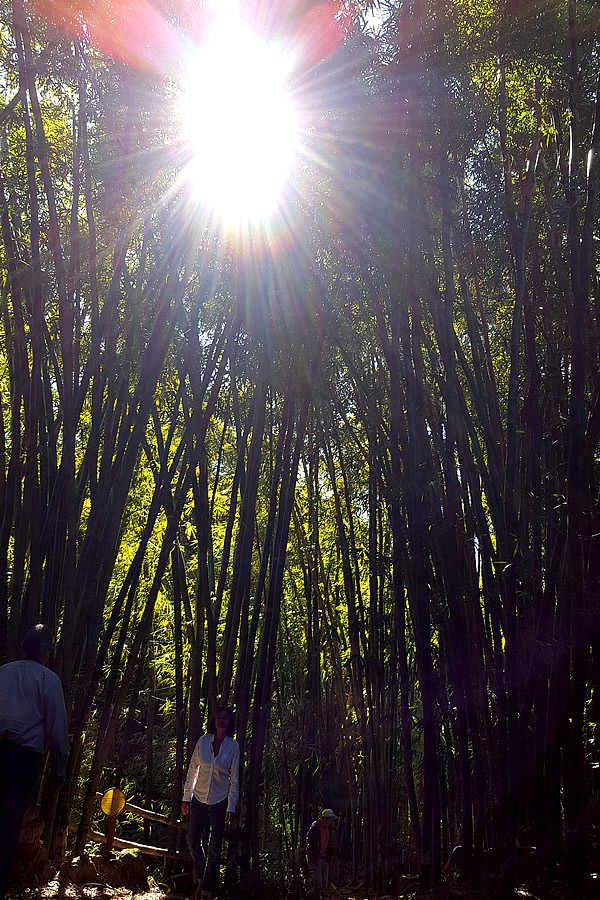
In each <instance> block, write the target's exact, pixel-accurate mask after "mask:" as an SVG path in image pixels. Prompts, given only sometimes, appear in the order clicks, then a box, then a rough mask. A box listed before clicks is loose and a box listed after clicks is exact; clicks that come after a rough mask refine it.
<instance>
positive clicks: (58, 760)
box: [0, 659, 69, 776]
mask: <svg viewBox="0 0 600 900" xmlns="http://www.w3.org/2000/svg"><path fill="white" fill-rule="evenodd" d="M0 741H10V742H11V743H13V744H18V745H19V746H20V747H27V748H29V749H30V750H35V751H36V753H43V751H44V744H45V743H47V744H48V746H49V748H50V752H51V754H52V759H53V762H54V765H55V766H56V772H57V774H58V775H60V776H64V774H65V770H66V767H67V759H68V756H69V740H68V736H67V713H66V711H65V698H64V695H63V689H62V685H61V683H60V678H59V677H58V675H57V674H56V672H53V671H52V670H51V669H47V668H46V666H43V665H42V664H41V663H39V662H37V661H36V660H34V659H18V660H16V661H15V662H10V663H6V665H4V666H0Z"/></svg>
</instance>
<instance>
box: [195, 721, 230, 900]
mask: <svg viewBox="0 0 600 900" xmlns="http://www.w3.org/2000/svg"><path fill="white" fill-rule="evenodd" d="M234 730H235V721H234V718H233V713H232V711H231V709H230V708H229V707H228V706H222V707H220V708H219V709H217V711H216V712H215V714H214V716H212V717H211V719H210V720H209V723H208V729H207V733H206V734H203V735H202V737H201V738H200V740H199V741H198V743H197V744H196V746H195V748H194V752H193V753H192V758H191V760H190V765H189V768H188V773H187V778H186V780H185V787H184V789H183V801H182V803H181V812H182V815H184V816H187V815H189V817H190V824H189V828H188V844H189V847H190V852H191V854H192V859H193V861H194V869H195V871H196V878H197V880H198V889H197V891H196V897H197V900H200V898H201V897H203V898H204V897H210V896H211V894H212V891H213V889H214V888H216V887H217V885H218V883H219V869H220V862H221V844H222V842H223V833H224V831H225V822H226V821H228V820H229V819H230V817H231V815H232V813H234V812H235V808H236V806H237V801H238V796H239V792H240V786H239V766H240V747H239V744H238V742H237V741H235V740H234V739H233V734H234Z"/></svg>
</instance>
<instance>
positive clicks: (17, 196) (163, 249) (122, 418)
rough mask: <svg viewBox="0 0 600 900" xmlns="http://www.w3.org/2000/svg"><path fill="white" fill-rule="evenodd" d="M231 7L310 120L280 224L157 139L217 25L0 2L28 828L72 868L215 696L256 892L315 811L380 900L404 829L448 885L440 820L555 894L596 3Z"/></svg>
mask: <svg viewBox="0 0 600 900" xmlns="http://www.w3.org/2000/svg"><path fill="white" fill-rule="evenodd" d="M241 6H242V8H243V10H244V15H246V16H247V18H248V19H249V20H251V21H252V22H253V23H254V24H255V26H256V29H257V31H258V33H259V34H260V35H261V37H262V38H264V39H265V40H271V39H272V40H273V41H274V40H278V41H280V42H283V43H284V45H286V41H287V46H288V47H292V46H295V47H299V48H300V50H299V52H298V54H297V60H296V63H295V65H294V67H291V69H290V71H289V73H288V76H287V77H288V88H289V91H290V96H291V97H292V101H293V103H294V104H295V108H296V110H297V111H298V112H297V115H298V122H297V125H298V134H299V139H298V147H297V148H296V149H295V152H294V159H293V164H292V165H291V168H290V171H289V173H288V178H287V182H286V186H285V188H284V191H283V194H282V197H281V199H280V203H279V207H278V209H277V211H276V213H275V214H274V215H272V216H271V218H270V219H268V220H266V219H265V220H258V221H252V222H249V221H238V222H237V223H235V224H234V225H231V224H229V225H227V223H225V222H223V221H222V219H220V217H219V214H218V210H215V209H214V208H212V207H211V206H209V205H208V204H207V202H206V195H205V194H204V193H203V192H202V191H198V190H194V189H193V186H192V185H191V184H190V177H189V166H190V154H191V151H190V147H189V142H187V141H186V139H185V138H184V137H182V134H184V133H185V126H186V125H189V124H190V122H189V119H190V118H191V119H194V117H196V118H197V121H196V122H195V123H194V124H195V125H196V127H197V128H198V129H199V134H200V136H201V138H200V142H201V143H202V142H203V141H204V140H205V139H206V140H208V139H209V135H210V133H211V129H213V130H214V123H212V122H211V121H210V120H209V119H208V118H207V117H204V116H203V115H200V114H199V113H198V114H197V116H196V113H195V112H194V109H193V108H190V106H189V105H188V106H186V105H185V104H182V103H181V102H180V101H181V95H182V91H183V87H184V86H183V85H182V77H183V76H182V71H183V69H182V66H181V65H180V62H181V61H180V60H179V58H178V54H180V53H183V52H184V51H185V52H186V53H189V52H190V47H191V48H194V47H195V46H200V44H201V41H202V34H201V32H202V27H203V21H202V17H201V16H200V12H199V11H201V10H204V11H206V9H207V8H208V7H210V4H206V3H204V4H203V3H200V0H198V2H196V0H156V2H154V3H152V4H150V3H149V2H144V3H142V2H141V0H140V2H137V0H121V2H111V0H105V2H95V3H93V4H92V3H89V2H83V0H82V2H79V3H78V2H75V0H73V2H67V0H43V2H42V0H38V2H34V0H12V2H11V3H9V2H7V0H2V2H1V3H0V58H1V71H2V79H1V81H0V92H1V94H2V98H1V99H2V104H3V105H2V108H1V109H0V121H1V131H0V140H1V142H2V143H1V146H2V152H1V154H0V226H1V243H0V259H1V263H2V268H1V279H0V310H1V315H0V361H1V369H0V373H1V374H0V400H1V403H2V414H3V419H4V428H3V430H2V432H0V441H1V444H0V456H1V459H2V466H1V467H0V498H1V503H0V509H1V510H2V519H1V527H0V567H1V574H0V659H2V660H3V661H6V660H8V659H11V658H13V657H14V655H15V654H16V653H17V652H18V643H19V640H20V639H21V638H22V636H23V635H24V633H25V631H26V630H27V628H28V627H29V626H30V625H31V624H33V623H34V622H36V621H40V620H41V621H44V622H46V623H48V624H50V625H51V626H52V628H54V629H56V630H57V632H58V634H59V643H58V648H57V654H56V660H55V667H56V669H57V671H58V672H59V674H60V677H61V679H62V683H63V686H64V690H65V696H66V700H67V708H68V712H69V722H70V724H69V729H70V736H71V756H70V763H69V774H68V778H67V783H66V784H65V786H64V787H63V788H62V789H61V791H60V792H59V793H58V794H57V793H56V791H54V790H53V788H52V786H51V785H50V784H48V785H47V786H46V787H45V788H44V789H43V791H42V811H43V815H44V818H45V821H46V837H47V839H48V840H53V841H54V842H55V843H56V842H57V841H58V840H59V838H60V836H61V834H62V832H63V831H64V828H65V826H66V824H67V822H69V823H70V825H71V828H72V829H74V830H75V831H78V834H77V840H76V849H77V850H81V849H82V847H83V846H84V844H85V839H86V834H87V831H88V829H89V828H90V826H91V822H92V819H93V816H94V815H95V814H96V813H95V806H94V804H95V798H96V792H97V790H98V789H104V788H105V787H109V786H115V785H116V786H121V787H122V788H124V789H125V791H126V794H127V796H128V798H129V799H132V800H133V801H134V802H139V803H140V804H143V805H145V806H149V805H150V804H151V803H152V804H154V809H155V810H156V811H157V812H163V813H169V812H170V810H178V808H179V805H180V798H181V788H182V777H183V774H184V771H185V765H186V760H187V755H188V753H189V752H190V749H191V747H192V746H193V743H194V741H195V739H196V738H197V736H198V734H199V733H200V730H201V729H202V727H203V725H204V724H205V722H206V717H207V715H208V713H209V710H210V709H212V708H213V707H214V705H215V704H226V703H231V704H232V705H233V707H234V708H235V712H236V719H237V736H238V740H239V741H240V745H241V750H242V759H243V761H244V768H243V778H242V794H241V803H240V810H239V812H240V821H241V823H242V825H243V826H244V828H245V829H247V834H248V835H249V839H250V851H251V856H250V862H251V867H252V871H253V873H254V875H255V876H257V875H259V872H260V866H261V858H262V857H261V853H263V852H267V854H268V855H267V868H268V867H269V866H271V867H272V868H274V867H276V866H277V865H278V862H279V861H281V859H282V858H284V857H285V856H286V855H287V854H288V853H289V852H290V851H291V850H292V849H293V848H294V847H298V846H302V845H303V844H304V843H305V840H306V831H307V828H308V825H309V824H310V821H311V819H312V818H314V814H315V812H316V811H317V809H318V808H319V807H320V806H331V807H333V808H334V809H335V811H336V813H338V814H340V816H341V819H340V838H341V842H342V843H341V853H342V857H343V859H344V860H345V862H346V863H347V864H348V866H349V871H350V873H351V875H352V876H353V877H354V878H358V877H359V876H360V877H362V878H363V879H365V880H366V882H367V883H368V884H369V885H371V886H372V887H374V888H375V889H383V888H384V887H385V886H386V885H388V884H389V881H390V878H392V876H393V875H394V873H395V872H397V871H398V869H399V864H400V859H401V858H402V855H403V851H406V850H408V849H409V848H412V850H413V851H414V852H415V853H417V854H418V856H419V859H420V866H421V876H422V879H423V882H424V883H425V884H427V883H430V882H435V881H436V880H438V879H439V877H440V867H441V862H442V860H443V857H444V856H445V855H446V854H447V852H448V847H449V845H451V844H452V842H453V841H454V840H455V838H456V834H457V829H458V827H459V826H462V827H463V829H464V842H465V846H466V848H467V859H468V860H469V859H470V853H471V848H472V853H473V856H472V859H473V863H476V862H477V861H478V860H480V859H481V858H482V855H483V854H484V851H485V850H486V849H487V848H489V847H490V846H494V847H504V848H510V847H514V844H515V836H516V834H517V830H518V829H520V828H525V827H526V828H527V829H529V833H530V834H531V835H533V836H534V840H535V843H536V845H537V847H538V852H539V854H540V855H541V859H542V860H543V861H545V862H553V861H556V860H560V861H562V862H563V863H564V864H565V866H566V870H567V872H568V873H569V874H570V875H572V876H573V877H576V876H578V875H581V874H582V873H583V872H585V871H586V869H587V867H588V866H589V864H590V862H591V861H592V859H593V852H594V847H593V841H592V837H593V834H594V828H595V827H596V826H597V825H598V815H599V813H598V809H599V807H598V791H599V789H600V784H599V782H598V777H599V775H598V773H599V772H600V756H599V751H598V748H597V747H596V727H597V726H596V719H597V717H598V715H599V711H598V708H597V690H598V688H599V687H600V683H599V681H600V617H599V613H600V605H599V600H600V598H599V596H598V593H599V589H600V588H599V586H600V577H599V576H600V572H599V568H600V552H599V550H598V535H599V534H600V507H599V505H598V491H599V487H600V484H599V476H600V469H599V458H598V440H599V437H600V368H599V349H600V348H599V341H598V338H599V333H600V318H599V317H600V289H599V281H598V262H597V258H598V203H597V192H598V149H599V145H600V118H599V115H600V114H599V105H598V104H599V100H598V76H599V73H600V55H599V47H598V40H597V35H598V33H599V27H598V26H599V24H600V23H599V17H600V9H599V7H598V5H597V3H595V2H592V0H512V2H508V0H481V2H478V3H474V2H472V0H413V2H409V3H407V2H395V0H387V2H383V0H382V2H381V3H379V4H377V3H367V2H364V3H362V4H360V3H356V4H352V5H350V4H347V5H346V4H344V3H342V2H325V3H322V4H313V3H311V2H306V0H296V2H294V0H287V2H285V3H281V2H280V3H277V4H275V3H270V2H267V0H264V2H262V3H261V2H258V0H256V2H250V0H247V2H245V3H242V4H241ZM136 28H137V30H136ZM182 48H183V49H182ZM246 74H248V75H249V74H250V67H249V68H248V71H247V73H246ZM206 78H207V79H208V80H209V81H210V73H209V74H208V75H207V76H206ZM243 82H244V72H242V74H241V75H240V77H239V78H238V81H237V82H234V84H233V87H232V88H231V90H232V93H233V94H235V93H236V92H237V90H238V88H239V90H242V85H243ZM218 83H219V76H218V75H215V77H214V79H213V81H212V84H211V86H210V90H213V89H214V90H216V86H217V85H218ZM182 110H185V111H186V112H185V115H184V116H182ZM182 118H186V119H187V120H188V121H186V122H182ZM223 127H224V126H223ZM234 149H235V153H234V154H233V155H232V159H233V160H234V162H233V163H232V167H233V168H232V169H231V171H230V176H227V174H226V177H225V182H227V181H228V179H229V177H230V178H231V179H234V178H235V177H237V175H236V174H235V171H234V169H235V167H236V166H237V165H238V163H239V164H240V165H241V163H242V161H243V160H244V159H245V158H246V155H247V153H248V152H249V150H248V147H247V146H246V145H245V144H244V141H243V140H240V142H239V145H236V146H235V148H234ZM265 152H266V151H265ZM236 161H237V162H236ZM259 161H260V158H259ZM236 171H237V170H236ZM206 174H207V173H206V172H204V175H206ZM208 175H209V176H211V173H210V172H209V173H208ZM211 177H212V176H211ZM211 177H208V178H207V181H206V184H207V185H208V184H209V183H210V181H211ZM249 177H250V178H251V177H252V175H250V176H249ZM236 183H237V184H238V187H237V189H236V191H237V192H239V191H240V190H242V189H244V183H243V182H236ZM206 189H207V190H208V188H206ZM236 196H237V194H236ZM246 874H247V873H246Z"/></svg>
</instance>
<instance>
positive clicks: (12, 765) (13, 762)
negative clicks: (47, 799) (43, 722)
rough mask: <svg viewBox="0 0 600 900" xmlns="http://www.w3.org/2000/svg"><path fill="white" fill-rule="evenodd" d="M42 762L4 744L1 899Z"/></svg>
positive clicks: (0, 763)
mask: <svg viewBox="0 0 600 900" xmlns="http://www.w3.org/2000/svg"><path fill="white" fill-rule="evenodd" d="M40 761H41V754H39V753H36V752H35V750H30V749H29V748H27V747H19V746H18V744H12V743H10V742H9V741H0V898H3V897H4V895H5V893H6V886H7V884H8V877H9V875H10V870H11V868H12V864H13V860H14V857H15V854H16V852H17V847H18V845H19V837H20V835H21V823H22V822H23V817H24V815H25V811H26V809H27V807H28V806H29V802H30V800H31V795H32V794H33V791H34V788H35V783H36V780H37V773H38V769H39V767H40Z"/></svg>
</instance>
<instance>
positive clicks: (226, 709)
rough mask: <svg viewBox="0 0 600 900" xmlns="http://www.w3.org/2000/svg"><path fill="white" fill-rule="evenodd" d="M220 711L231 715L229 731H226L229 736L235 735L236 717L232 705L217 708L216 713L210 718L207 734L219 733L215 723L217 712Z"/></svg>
mask: <svg viewBox="0 0 600 900" xmlns="http://www.w3.org/2000/svg"><path fill="white" fill-rule="evenodd" d="M220 712H226V713H227V715H228V716H229V724H228V725H227V731H226V732H225V734H226V735H227V737H233V735H234V733H235V718H234V715H233V710H232V709H231V707H230V706H219V707H218V709H215V711H214V713H213V714H212V716H211V717H210V719H209V720H208V728H207V729H206V732H207V734H216V733H217V726H216V725H215V716H216V715H217V713H220Z"/></svg>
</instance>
